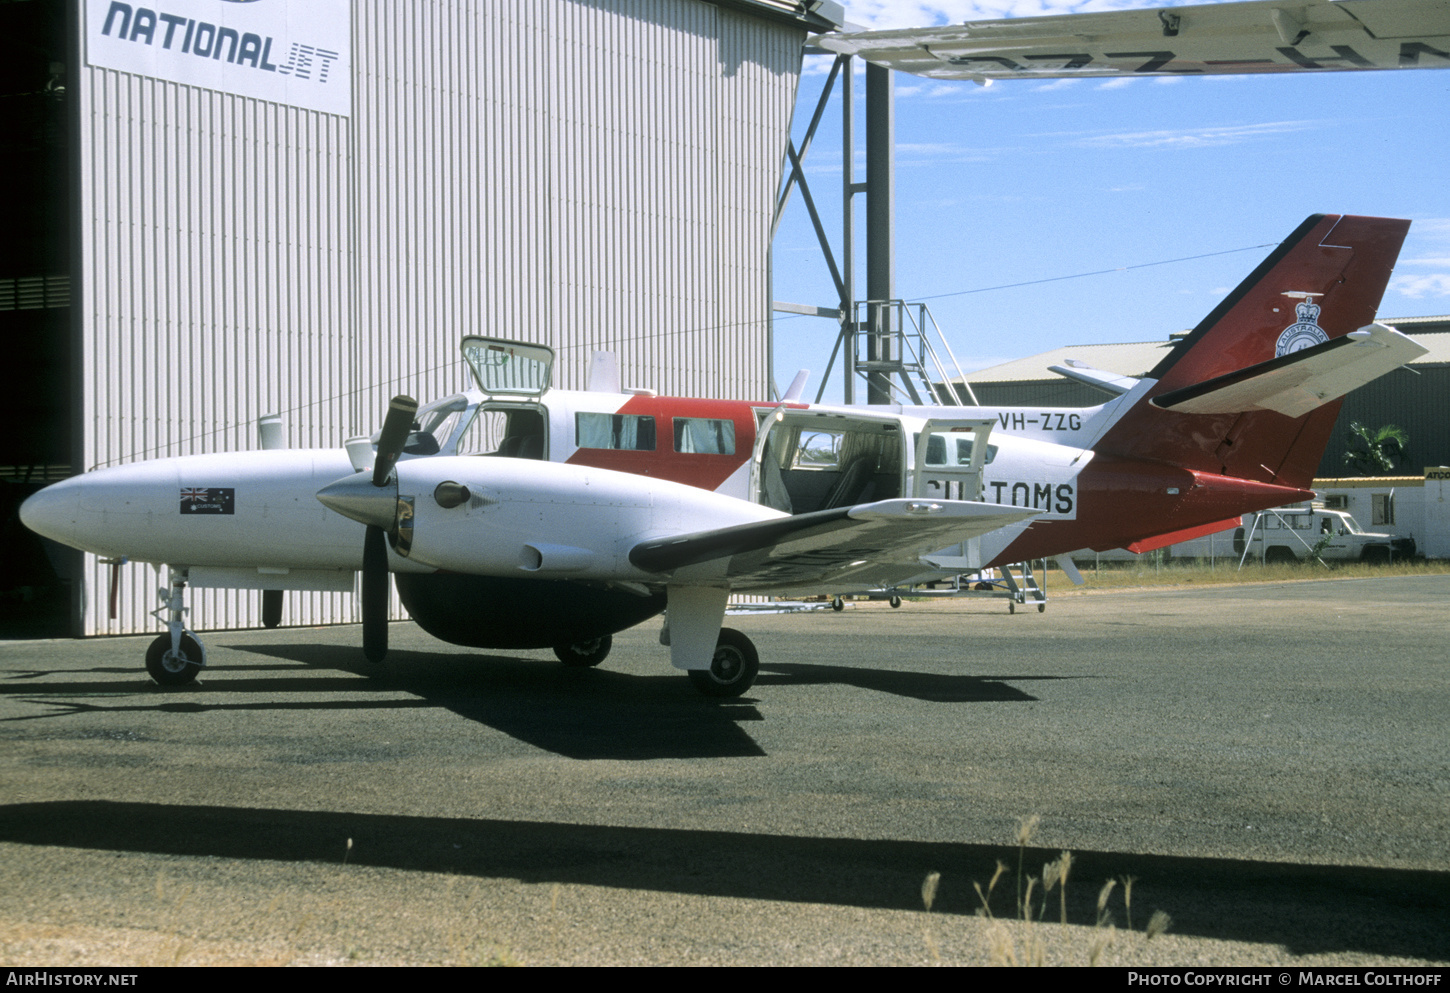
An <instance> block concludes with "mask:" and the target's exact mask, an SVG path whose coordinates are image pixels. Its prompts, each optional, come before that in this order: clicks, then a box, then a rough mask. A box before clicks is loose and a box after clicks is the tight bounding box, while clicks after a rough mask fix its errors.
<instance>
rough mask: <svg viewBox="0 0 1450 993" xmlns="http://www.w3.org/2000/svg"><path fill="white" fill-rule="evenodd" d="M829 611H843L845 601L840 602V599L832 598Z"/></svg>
mask: <svg viewBox="0 0 1450 993" xmlns="http://www.w3.org/2000/svg"><path fill="white" fill-rule="evenodd" d="M831 609H832V610H845V609H846V601H845V600H842V599H841V598H840V597H832V599H831Z"/></svg>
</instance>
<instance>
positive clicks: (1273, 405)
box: [1152, 324, 1429, 417]
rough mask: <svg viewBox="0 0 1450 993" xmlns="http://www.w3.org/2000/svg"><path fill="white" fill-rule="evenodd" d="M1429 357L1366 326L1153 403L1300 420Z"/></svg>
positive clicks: (1390, 331)
mask: <svg viewBox="0 0 1450 993" xmlns="http://www.w3.org/2000/svg"><path fill="white" fill-rule="evenodd" d="M1428 351H1429V349H1427V348H1425V347H1424V346H1422V345H1420V344H1418V343H1417V342H1415V341H1414V340H1413V339H1410V338H1407V337H1405V336H1404V335H1402V334H1400V333H1399V332H1398V331H1396V330H1395V329H1394V328H1389V327H1386V326H1385V325H1383V324H1371V325H1369V326H1368V327H1363V328H1360V329H1359V330H1358V331H1351V332H1350V333H1349V334H1347V335H1344V336H1343V337H1339V338H1334V339H1332V340H1330V341H1326V342H1324V343H1322V344H1319V345H1314V346H1312V347H1310V348H1305V349H1302V350H1301V351H1297V352H1290V353H1289V354H1288V355H1284V356H1281V357H1279V358H1276V359H1270V360H1269V361H1267V362H1260V363H1259V364H1258V365H1252V366H1249V367H1248V368H1247V369H1240V370H1239V371H1238V372H1231V373H1229V374H1228V375H1226V376H1219V377H1217V378H1216V379H1210V380H1208V381H1206V382H1203V383H1198V384H1195V385H1193V386H1186V387H1184V388H1183V389H1181V390H1172V391H1170V392H1168V393H1163V394H1160V395H1159V396H1156V397H1154V398H1153V400H1152V403H1153V404H1154V405H1155V406H1158V407H1162V408H1164V409H1166V410H1174V411H1179V412H1181V413H1185V414H1237V413H1242V412H1244V411H1247V410H1275V411H1278V412H1279V413H1281V414H1284V415H1285V416H1287V417H1302V416H1304V415H1305V414H1307V413H1309V411H1311V410H1313V409H1314V408H1315V407H1318V406H1320V405H1321V404H1325V403H1328V402H1329V401H1330V400H1335V399H1338V398H1339V397H1342V396H1344V394H1346V393H1348V392H1349V391H1350V390H1352V389H1354V388H1355V387H1357V386H1363V385H1364V384H1365V383H1368V382H1370V381H1371V380H1374V379H1378V378H1379V377H1380V376H1383V375H1384V374H1385V373H1387V372H1390V371H1391V370H1394V369H1398V368H1399V367H1400V366H1402V365H1404V364H1405V363H1406V362H1410V361H1412V360H1414V359H1417V358H1419V357H1420V356H1421V355H1424V354H1425V353H1426V352H1428Z"/></svg>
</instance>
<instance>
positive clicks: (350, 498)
mask: <svg viewBox="0 0 1450 993" xmlns="http://www.w3.org/2000/svg"><path fill="white" fill-rule="evenodd" d="M317 499H318V500H319V501H321V502H322V505H323V506H324V507H326V508H327V509H328V510H333V511H336V512H337V513H339V514H341V515H342V516H343V517H348V518H351V519H352V520H354V521H359V522H361V523H363V524H367V525H370V526H372V527H379V528H389V529H391V528H392V526H393V522H394V521H395V520H396V519H397V516H398V483H397V479H396V477H395V478H394V479H392V480H389V482H388V483H387V484H385V485H383V486H374V485H373V480H372V475H371V474H370V473H366V472H360V473H358V474H357V475H355V476H347V477H346V478H343V479H339V480H338V481H337V482H335V483H328V484H327V485H326V486H324V487H323V488H322V489H320V490H318V491H317Z"/></svg>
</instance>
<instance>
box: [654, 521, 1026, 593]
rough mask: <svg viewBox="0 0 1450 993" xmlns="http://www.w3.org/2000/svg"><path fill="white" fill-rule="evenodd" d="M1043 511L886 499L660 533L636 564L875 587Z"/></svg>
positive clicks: (835, 587)
mask: <svg viewBox="0 0 1450 993" xmlns="http://www.w3.org/2000/svg"><path fill="white" fill-rule="evenodd" d="M1036 515H1037V512H1036V511H1033V510H1028V509H1026V508H1021V507H1005V506H1001V505H999V504H989V503H971V502H966V501H961V500H927V499H906V500H882V501H879V502H877V503H865V504H859V505H857V506H855V507H841V508H838V509H836V510H821V511H816V512H815V513H811V514H797V515H796V516H794V517H783V518H779V519H776V520H770V521H761V522H758V523H753V524H740V525H736V526H733V527H726V528H718V529H716V530H713V531H697V532H695V533H693V534H684V535H676V536H673V537H670V538H658V539H655V540H652V541H646V542H642V543H640V544H638V545H636V546H634V548H633V549H631V550H630V553H629V561H630V562H631V563H632V564H633V565H635V566H637V567H638V568H640V569H645V570H648V571H650V572H658V573H668V574H672V575H674V576H675V577H676V578H679V576H680V574H681V573H684V574H685V575H687V576H688V577H689V578H691V579H693V578H696V577H698V578H701V579H707V578H708V579H711V580H723V581H725V582H728V583H729V585H730V587H731V588H732V589H734V590H737V591H741V592H751V591H761V592H763V591H766V590H777V589H781V590H783V589H800V588H802V587H817V586H821V585H822V584H824V585H825V586H827V587H828V588H829V591H830V592H843V591H846V590H851V589H856V588H862V589H875V588H879V587H882V586H892V585H895V583H896V582H897V581H899V580H901V579H905V578H907V577H910V576H915V575H918V574H920V573H921V571H922V563H921V559H920V557H921V556H922V555H925V554H928V553H930V552H933V551H936V550H937V549H940V548H942V547H944V546H946V545H950V544H954V543H956V542H960V541H966V540H968V539H970V538H975V537H977V536H979V535H983V534H986V533H988V532H990V531H995V530H997V529H998V528H1000V527H1004V526H1006V525H1008V524H1013V523H1016V522H1017V521H1021V520H1025V519H1026V518H1029V517H1035V516H1036Z"/></svg>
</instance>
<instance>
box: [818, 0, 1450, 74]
mask: <svg viewBox="0 0 1450 993" xmlns="http://www.w3.org/2000/svg"><path fill="white" fill-rule="evenodd" d="M816 43H817V44H819V45H820V46H821V47H822V48H824V49H826V50H828V51H831V52H836V53H838V54H842V55H859V56H861V57H862V58H864V59H866V60H867V61H869V62H873V63H876V64H877V65H883V66H886V67H887V68H890V69H898V70H900V71H902V72H910V73H914V74H916V75H918V76H928V77H931V78H933V79H968V80H972V81H974V82H978V83H986V82H988V81H991V80H994V79H1043V78H1055V77H1081V76H1088V77H1108V76H1168V75H1182V74H1203V75H1223V74H1230V73H1268V72H1302V71H1305V70H1333V69H1407V68H1408V69H1413V68H1422V69H1430V68H1445V67H1447V66H1450V5H1447V4H1445V3H1443V2H1440V0H1340V2H1329V0H1317V2H1314V0H1312V2H1309V3H1304V4H1293V5H1286V4H1284V3H1281V2H1279V0H1255V2H1250V3H1223V4H1202V5H1196V6H1188V7H1164V8H1160V9H1146V10H1119V11H1109V12H1105V13H1093V14H1064V15H1057V16H1051V17H1014V18H1008V19H1004V20H991V21H968V22H967V23H965V24H950V25H942V26H939V27H930V28H904V29H898V30H892V31H861V32H855V33H848V32H832V33H830V34H825V35H821V36H819V37H818V38H817V39H816Z"/></svg>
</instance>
